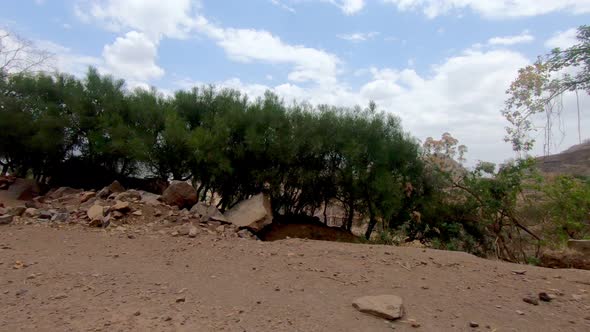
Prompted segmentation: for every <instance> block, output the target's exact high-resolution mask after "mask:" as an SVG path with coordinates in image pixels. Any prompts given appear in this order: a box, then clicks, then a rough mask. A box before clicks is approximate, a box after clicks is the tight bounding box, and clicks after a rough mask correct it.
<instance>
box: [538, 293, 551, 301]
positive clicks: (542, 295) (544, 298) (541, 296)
mask: <svg viewBox="0 0 590 332" xmlns="http://www.w3.org/2000/svg"><path fill="white" fill-rule="evenodd" d="M539 300H541V301H543V302H551V300H553V296H551V295H549V294H547V293H545V292H541V293H539Z"/></svg>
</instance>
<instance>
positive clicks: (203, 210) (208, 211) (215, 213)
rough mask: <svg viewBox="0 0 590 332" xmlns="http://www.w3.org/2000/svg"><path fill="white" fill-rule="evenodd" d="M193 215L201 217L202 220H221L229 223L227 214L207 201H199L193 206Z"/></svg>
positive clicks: (191, 211)
mask: <svg viewBox="0 0 590 332" xmlns="http://www.w3.org/2000/svg"><path fill="white" fill-rule="evenodd" d="M190 213H191V214H192V215H195V216H197V217H199V219H200V220H201V221H210V220H212V221H219V222H223V223H227V222H228V221H227V219H226V218H225V216H224V215H223V214H222V213H221V212H219V210H218V209H217V207H215V205H208V204H207V203H205V202H198V203H197V204H195V206H193V208H192V209H191V210H190Z"/></svg>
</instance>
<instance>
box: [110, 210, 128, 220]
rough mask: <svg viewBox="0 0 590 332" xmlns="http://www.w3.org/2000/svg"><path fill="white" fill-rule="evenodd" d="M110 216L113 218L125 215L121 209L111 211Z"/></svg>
mask: <svg viewBox="0 0 590 332" xmlns="http://www.w3.org/2000/svg"><path fill="white" fill-rule="evenodd" d="M111 216H112V217H113V218H115V219H121V218H123V217H124V216H125V214H123V212H121V211H113V212H112V213H111Z"/></svg>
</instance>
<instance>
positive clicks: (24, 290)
mask: <svg viewBox="0 0 590 332" xmlns="http://www.w3.org/2000/svg"><path fill="white" fill-rule="evenodd" d="M28 292H29V291H28V290H26V289H19V290H17V291H16V293H15V294H16V296H23V295H25V294H27V293H28Z"/></svg>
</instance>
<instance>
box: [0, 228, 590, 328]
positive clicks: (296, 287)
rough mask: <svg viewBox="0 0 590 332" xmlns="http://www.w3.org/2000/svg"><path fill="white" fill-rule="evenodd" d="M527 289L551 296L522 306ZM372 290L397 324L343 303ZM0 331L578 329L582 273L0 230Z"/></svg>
mask: <svg viewBox="0 0 590 332" xmlns="http://www.w3.org/2000/svg"><path fill="white" fill-rule="evenodd" d="M17 261H18V262H17ZM21 263H22V264H21ZM513 270H526V273H525V274H523V275H521V274H515V273H513V272H512V271H513ZM541 291H547V292H550V293H554V294H561V295H559V296H557V298H556V299H554V300H553V301H552V302H549V303H547V302H541V303H540V304H539V305H537V306H534V305H531V304H528V303H525V302H523V300H522V298H523V297H524V296H526V295H528V294H529V293H534V294H536V293H538V292H541ZM379 294H396V295H399V296H401V297H402V298H403V300H404V304H405V307H406V316H405V317H404V319H402V320H401V321H397V322H393V323H390V322H386V321H384V320H382V319H379V318H375V317H372V316H369V315H366V314H362V313H360V312H358V311H356V310H355V309H354V308H353V307H352V305H351V303H352V301H353V300H354V299H355V298H357V297H359V296H363V295H379ZM408 319H414V320H415V321H416V322H418V323H419V324H420V327H412V326H411V324H410V323H409V322H408ZM471 321H474V322H477V323H478V324H479V327H478V328H472V327H470V326H469V323H470V322H471ZM0 330H1V331H11V332H12V331H392V330H395V331H536V332H539V331H590V271H580V270H550V269H543V268H536V267H530V266H520V265H514V264H506V263H502V262H495V261H489V260H483V259H479V258H476V257H474V256H471V255H468V254H464V253H453V252H444V251H436V250H422V249H415V248H396V247H386V246H367V245H354V244H343V243H329V242H315V241H306V240H286V241H280V242H272V243H271V242H257V241H252V240H244V239H236V240H231V241H230V240H221V239H219V238H217V237H216V236H215V235H203V236H199V237H197V238H195V239H191V238H187V237H182V238H180V237H179V238H172V237H170V236H167V235H161V234H158V233H154V234H143V235H136V236H135V237H134V238H128V237H127V235H126V234H125V233H122V232H110V231H103V230H92V229H88V228H82V227H74V226H72V227H66V228H64V229H53V228H49V227H45V226H39V225H26V226H23V225H11V226H3V227H0Z"/></svg>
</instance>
